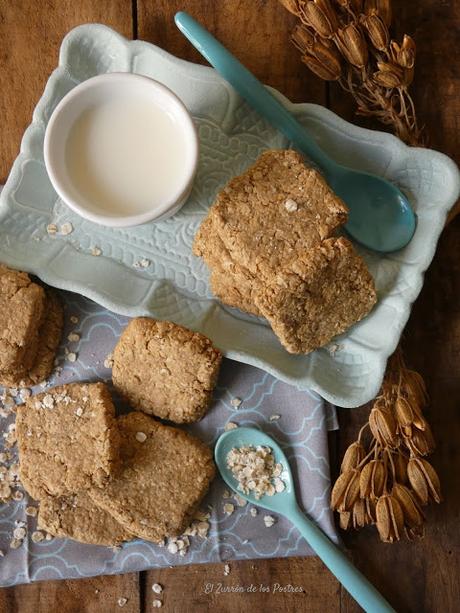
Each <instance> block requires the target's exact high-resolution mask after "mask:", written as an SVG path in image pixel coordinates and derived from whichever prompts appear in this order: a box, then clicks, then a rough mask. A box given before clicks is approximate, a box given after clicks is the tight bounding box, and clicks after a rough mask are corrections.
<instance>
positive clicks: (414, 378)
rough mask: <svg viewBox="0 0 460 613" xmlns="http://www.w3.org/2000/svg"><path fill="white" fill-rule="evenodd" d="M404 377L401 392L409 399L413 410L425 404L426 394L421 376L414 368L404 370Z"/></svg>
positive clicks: (426, 400)
mask: <svg viewBox="0 0 460 613" xmlns="http://www.w3.org/2000/svg"><path fill="white" fill-rule="evenodd" d="M404 377H405V383H404V385H403V392H404V393H405V395H406V396H407V398H408V399H409V401H411V404H412V405H413V408H414V410H416V409H417V408H419V407H422V406H425V404H426V403H427V402H428V394H427V392H426V387H425V382H424V380H423V378H422V376H421V375H420V374H419V373H418V372H416V371H415V370H405V371H404Z"/></svg>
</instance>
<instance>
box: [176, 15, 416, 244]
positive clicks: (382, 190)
mask: <svg viewBox="0 0 460 613" xmlns="http://www.w3.org/2000/svg"><path fill="white" fill-rule="evenodd" d="M175 21H176V24H177V26H178V27H179V29H180V30H181V32H182V33H183V34H184V35H185V36H186V37H187V38H188V39H189V41H190V42H191V43H192V44H193V45H194V46H195V47H196V48H197V49H198V51H199V52H200V53H201V54H202V55H203V56H204V57H205V58H206V59H207V60H208V62H209V63H210V64H211V65H212V66H214V68H215V69H216V70H217V72H219V73H220V74H221V75H222V76H223V77H224V78H225V79H226V80H227V81H228V82H229V83H230V84H231V85H233V87H234V88H235V89H236V91H237V92H238V93H239V94H240V95H241V96H242V97H243V98H245V99H246V100H247V102H248V103H249V104H250V105H251V106H252V107H253V108H254V109H255V110H256V111H257V112H258V113H259V114H260V115H262V116H263V117H265V119H267V120H268V121H269V122H270V123H271V124H272V125H273V126H275V127H276V128H277V129H278V130H280V132H282V133H283V134H284V135H285V136H287V138H288V139H289V140H290V141H291V142H292V144H293V145H294V147H295V148H296V149H299V150H300V151H301V152H302V153H304V154H305V155H306V156H308V157H309V158H310V159H311V160H312V161H313V162H314V163H315V164H316V165H317V166H318V167H319V168H320V169H321V170H322V171H323V173H324V176H325V178H326V180H327V182H328V183H329V185H330V187H331V188H332V189H333V190H334V192H335V193H336V194H337V195H338V196H340V197H341V198H342V199H343V200H344V201H345V202H346V204H347V206H348V207H349V209H350V216H349V221H348V223H347V225H346V226H345V227H346V230H347V232H348V233H349V234H350V235H351V236H352V237H353V238H354V239H355V240H356V241H358V242H359V243H361V244H362V245H364V246H365V247H368V248H370V249H373V250H375V251H380V252H384V253H387V252H391V251H396V250H398V249H401V248H402V247H405V246H406V245H407V244H408V243H409V241H410V240H411V238H412V236H413V235H414V232H415V225H416V224H415V215H414V213H413V211H412V209H411V206H410V204H409V202H408V200H407V198H406V197H405V196H404V195H403V194H402V193H401V192H400V191H399V189H397V188H396V187H395V186H394V185H392V184H391V183H389V182H388V181H386V180H385V179H382V178H381V177H377V176H375V175H371V174H369V173H366V172H360V171H357V170H352V169H351V168H347V167H345V166H342V165H340V164H337V163H336V162H335V161H334V160H332V159H331V158H330V157H329V156H328V155H327V154H326V153H325V152H324V151H323V150H322V149H321V148H320V147H319V146H318V145H317V144H316V142H315V141H314V140H313V138H312V137H311V136H310V135H309V134H308V133H307V131H306V130H305V128H304V127H303V126H302V125H301V124H300V123H299V122H298V121H297V119H296V118H295V117H294V116H293V115H292V114H291V113H290V112H289V111H288V110H286V109H285V108H284V106H283V105H282V104H281V103H280V102H278V100H277V99H276V98H275V97H274V96H273V95H272V94H271V93H270V92H269V91H268V89H267V88H266V87H264V85H262V83H261V82H260V81H258V80H257V79H256V77H255V76H254V75H253V74H251V73H250V72H249V70H247V68H245V67H244V66H243V65H242V64H241V63H240V62H239V61H238V60H237V59H236V58H235V57H234V56H233V55H232V54H231V53H230V52H229V51H227V49H226V48H225V47H224V46H223V45H222V44H221V43H220V42H219V41H218V40H216V39H215V38H214V37H213V36H212V35H211V34H210V33H209V32H208V31H207V30H205V28H203V27H202V26H201V25H200V24H199V23H198V22H197V21H195V19H193V17H191V16H190V15H188V14H187V13H184V12H180V13H177V14H176V16H175Z"/></svg>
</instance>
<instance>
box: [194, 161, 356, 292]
mask: <svg viewBox="0 0 460 613" xmlns="http://www.w3.org/2000/svg"><path fill="white" fill-rule="evenodd" d="M347 214H348V209H347V207H346V206H345V204H344V203H343V202H342V200H340V198H338V197H337V196H336V195H335V194H334V193H333V192H332V190H331V189H330V188H329V187H328V185H327V183H326V181H325V180H324V179H323V177H322V176H321V175H320V174H319V173H318V172H317V171H316V170H314V169H313V168H308V167H307V166H306V165H305V163H304V161H303V158H302V156H301V155H300V154H299V153H297V152H296V151H293V150H290V149H285V150H283V149H281V150H270V151H265V152H264V153H263V154H262V155H261V156H260V157H259V159H258V160H257V161H256V163H255V164H254V165H253V166H251V167H250V168H249V169H248V170H247V171H246V172H245V173H243V174H242V175H240V176H239V177H235V178H234V179H232V180H231V181H230V182H229V183H228V184H227V185H226V187H225V188H224V189H223V190H222V191H221V192H220V193H219V194H218V196H217V198H216V201H215V203H214V204H213V206H212V207H211V209H210V211H209V213H208V218H207V219H206V220H205V222H204V224H203V227H202V229H201V228H200V230H199V231H198V233H197V236H196V238H195V241H194V253H195V254H196V255H202V256H203V257H204V258H205V260H207V259H208V260H209V259H210V258H211V257H212V256H211V255H210V254H211V253H212V252H213V251H214V249H215V247H216V244H215V242H216V239H215V236H216V235H217V236H218V238H219V239H220V240H221V241H222V242H223V244H224V245H225V248H226V249H227V250H228V252H229V254H230V256H231V258H232V259H233V261H234V262H235V263H237V264H238V265H241V266H244V267H245V268H247V269H248V270H249V272H250V273H251V274H252V275H254V276H255V278H256V279H260V278H262V280H264V279H265V278H266V277H268V278H272V275H273V273H274V272H276V271H277V270H278V268H279V267H280V266H284V265H285V264H286V262H288V261H289V260H292V259H293V258H294V257H295V255H296V254H298V253H301V252H304V251H305V250H308V249H309V248H311V247H313V246H315V245H317V244H319V243H320V242H321V241H322V240H324V239H325V238H328V237H330V236H331V235H332V234H333V233H334V231H335V230H336V229H337V228H338V227H339V226H340V225H342V224H343V223H345V222H346V220H347Z"/></svg>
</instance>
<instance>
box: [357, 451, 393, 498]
mask: <svg viewBox="0 0 460 613" xmlns="http://www.w3.org/2000/svg"><path fill="white" fill-rule="evenodd" d="M386 476H387V470H386V468H385V464H384V463H383V462H382V460H371V461H370V462H368V463H367V464H365V465H364V466H363V468H362V470H361V474H360V478H359V493H360V496H361V498H370V499H371V500H376V499H377V498H379V497H380V496H381V495H382V494H383V490H384V487H385V480H386Z"/></svg>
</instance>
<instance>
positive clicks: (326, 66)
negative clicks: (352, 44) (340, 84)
mask: <svg viewBox="0 0 460 613" xmlns="http://www.w3.org/2000/svg"><path fill="white" fill-rule="evenodd" d="M319 45H321V43H315V47H314V48H313V49H312V51H311V53H306V54H305V55H303V56H302V62H303V63H304V64H306V66H308V68H309V69H310V70H311V71H312V72H314V73H315V75H316V76H318V77H320V78H321V79H324V80H325V81H337V79H340V75H341V74H342V67H341V66H340V62H339V61H338V60H337V58H336V57H335V56H334V54H333V53H328V52H329V51H330V50H329V49H328V48H327V47H326V46H324V45H321V47H322V48H321V49H319ZM313 52H316V53H317V54H318V55H312V53H313ZM320 58H321V59H320Z"/></svg>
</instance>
